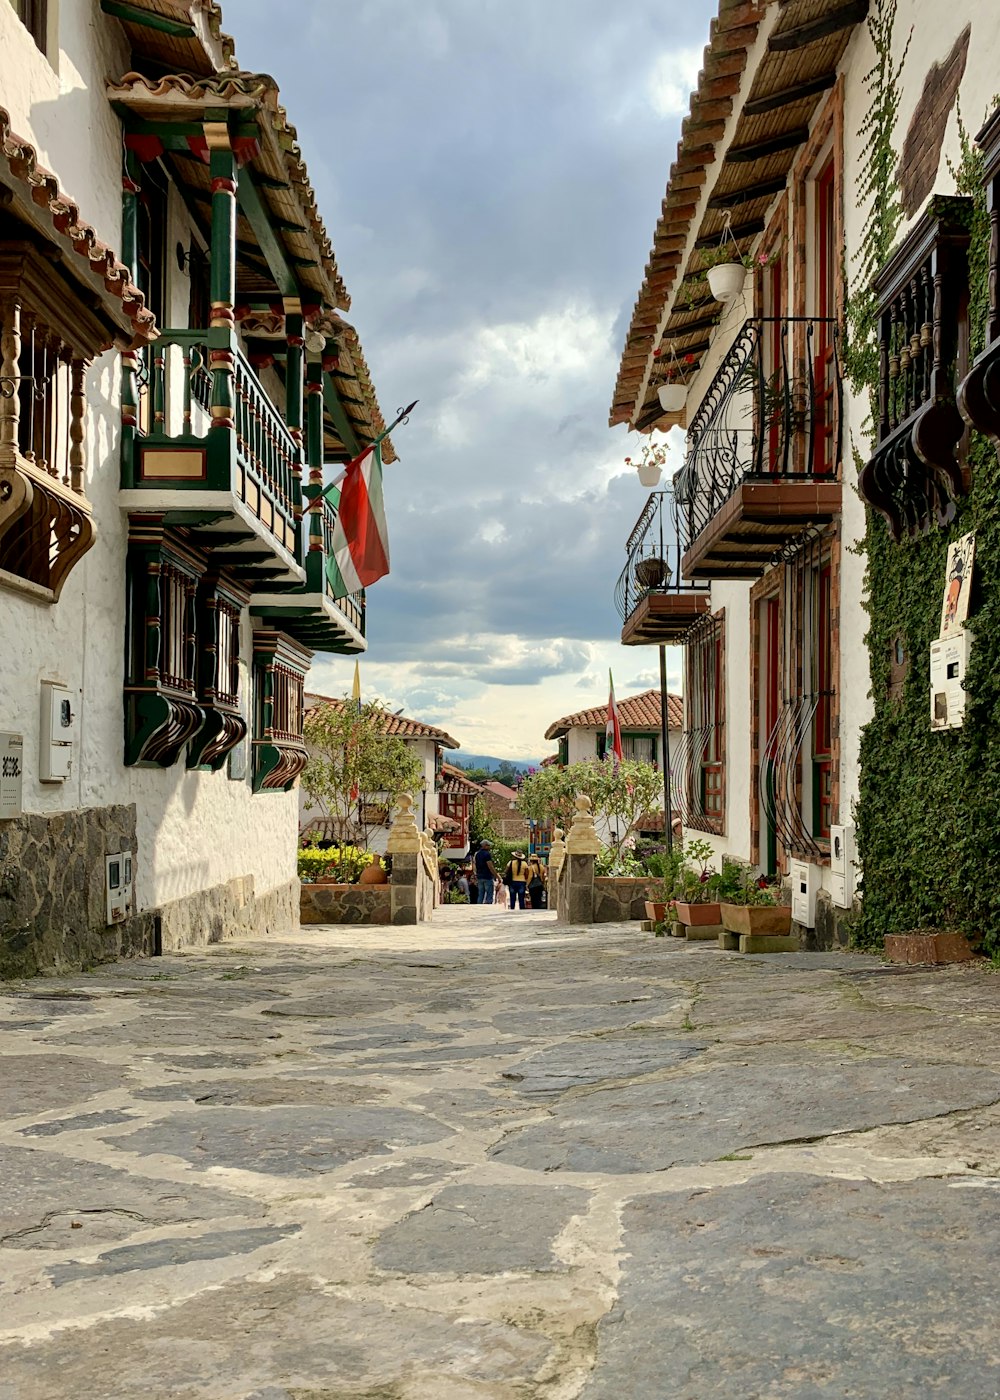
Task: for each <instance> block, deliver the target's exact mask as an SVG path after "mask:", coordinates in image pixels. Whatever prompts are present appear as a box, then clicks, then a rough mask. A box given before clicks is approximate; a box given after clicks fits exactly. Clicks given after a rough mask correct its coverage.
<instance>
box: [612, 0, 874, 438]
mask: <svg viewBox="0 0 1000 1400" xmlns="http://www.w3.org/2000/svg"><path fill="white" fill-rule="evenodd" d="M868 3H869V0H782V4H781V7H780V9H778V8H777V7H775V10H774V11H773V12H772V14H773V16H774V17H773V19H772V22H771V23H770V25H769V26H768V27H767V31H766V35H764V34H762V35H760V36H758V37H757V41H756V44H755V48H756V56H755V58H754V60H753V62H752V63H750V64H749V70H748V72H747V73H745V75H744V77H745V81H744V83H743V91H744V96H743V101H742V103H741V104H738V105H736V107H735V116H734V117H733V118H732V119H731V121H730V123H729V124H728V127H727V130H728V131H729V144H728V147H727V149H726V150H724V151H722V152H721V153H720V152H719V151H718V150H717V149H716V150H714V151H713V158H714V159H715V161H716V166H717V174H716V178H715V181H714V183H713V184H712V186H711V187H710V186H709V185H708V182H707V181H706V182H705V184H704V185H703V186H702V193H701V196H700V198H699V199H698V208H697V209H696V210H694V211H691V210H690V209H689V208H688V207H686V206H687V205H688V204H689V202H690V201H689V199H688V198H687V192H686V191H684V190H681V191H679V192H678V193H677V194H675V192H674V190H673V188H672V185H668V188H667V194H666V197H665V199H664V202H663V213H662V215H661V219H660V221H659V222H658V224H657V230H656V235H655V239H654V246H653V252H652V254H651V257H650V261H649V263H647V267H646V276H645V279H644V281H643V285H642V287H641V288H640V292H639V296H638V298H637V300H636V303H635V307H634V310H633V316H632V322H631V324H630V327H629V332H628V336H627V339H626V347H625V350H624V352H623V355H622V359H621V364H620V368H619V374H618V380H617V383H616V386H615V396H614V399H613V401H612V407H611V414H610V423H611V425H612V426H614V425H615V424H616V423H621V422H625V423H629V424H631V425H633V426H635V427H641V428H642V429H643V430H648V429H650V428H652V427H657V426H661V425H662V426H668V425H670V423H671V420H670V419H668V417H667V415H665V414H663V413H662V410H660V408H659V405H658V401H657V400H656V397H655V390H653V389H652V387H651V385H650V378H651V372H652V368H653V364H654V363H655V362H654V361H653V359H652V351H653V349H654V348H655V347H656V345H657V344H658V343H660V341H661V340H662V338H664V337H667V338H670V339H671V340H672V341H674V342H675V343H676V341H677V339H678V338H679V337H683V336H684V335H685V333H686V332H687V331H690V330H691V329H693V327H692V326H691V325H690V324H689V325H688V326H687V327H685V326H684V325H683V323H682V322H679V321H676V320H675V316H676V315H677V314H678V313H675V311H674V306H675V303H676V298H677V295H678V292H679V289H680V287H681V285H682V283H683V282H684V280H685V278H686V277H687V276H688V275H689V274H691V273H693V272H695V271H697V270H698V260H697V259H696V258H695V256H694V254H695V253H696V252H697V251H698V250H699V249H701V248H706V247H711V246H714V245H715V244H716V243H717V241H718V238H719V235H720V229H721V227H722V220H723V218H724V217H725V216H726V213H727V211H728V213H729V215H730V217H733V215H734V214H735V215H736V217H733V233H734V236H735V237H736V239H737V241H738V242H739V244H740V247H741V251H742V252H749V251H751V243H752V240H753V239H754V238H755V237H756V236H757V235H758V234H759V233H760V232H762V231H763V228H764V226H765V222H766V218H767V214H768V212H769V210H770V207H771V205H772V204H773V201H774V198H775V197H776V196H777V194H778V193H779V192H780V191H781V190H782V189H784V188H785V183H786V180H787V174H788V171H789V169H790V168H791V165H792V164H793V161H794V159H795V155H796V152H797V151H798V150H799V149H800V148H801V145H802V143H803V141H804V140H805V139H807V138H808V130H809V125H810V122H811V120H812V117H813V115H814V113H815V110H816V108H817V106H818V105H819V102H820V99H821V98H822V95H823V93H824V92H826V91H827V90H828V89H829V88H830V87H832V86H833V84H834V82H835V80H836V69H837V65H838V64H839V61H840V58H841V57H842V55H843V51H844V49H845V48H846V46H847V43H848V42H849V40H850V37H851V33H852V32H853V29H854V27H856V25H857V24H859V23H860V22H861V21H862V20H863V19H864V16H865V14H866V13H867V8H868ZM731 10H732V6H731V5H730V6H728V7H727V0H720V18H721V17H722V16H723V15H725V14H727V13H730V12H731ZM718 23H719V21H714V22H713V30H712V34H713V38H712V41H711V43H715V42H716V39H717V25H718ZM788 36H791V38H789V37H788ZM711 43H710V47H711ZM706 53H708V51H707V50H706ZM744 57H745V59H747V60H749V51H748V52H747V53H746V54H745V55H744ZM745 66H746V65H745ZM707 70H708V65H707V64H706V68H705V69H703V71H702V74H701V75H700V77H699V89H698V92H697V93H695V94H693V95H692V100H691V113H690V115H689V117H688V118H687V119H685V122H684V123H683V125H682V138H681V143H680V145H679V147H678V160H677V162H675V165H674V167H672V174H673V171H674V170H675V169H677V168H678V167H679V166H680V165H681V163H682V162H683V161H684V159H685V155H686V154H689V150H690V148H691V147H692V146H693V143H694V140H695V137H696V131H697V126H696V121H697V118H696V113H699V112H701V111H702V110H703V109H704V105H705V101H706V99H709V98H710V88H709V87H708V86H707V85H706V74H707ZM796 83H797V86H796ZM730 106H731V107H733V104H732V103H731V104H730ZM772 114H774V115H773V116H772ZM698 140H699V144H700V143H701V138H700V137H698ZM720 154H721V156H722V159H721V160H719V159H718V156H719V155H720ZM685 168H686V169H687V170H689V169H690V163H689V162H688V164H687V165H686V167H685ZM744 210H745V211H746V213H745V214H744V213H743V211H744ZM740 215H742V217H740ZM695 218H698V220H699V222H698V225H697V226H695ZM692 233H693V235H694V236H693V237H692ZM685 253H687V254H688V256H687V257H686V258H685V257H684V254H685ZM690 309H691V308H688V307H685V308H684V310H683V312H681V313H679V314H681V315H686V314H687V313H688V311H689V310H690ZM677 349H678V353H689V352H690V351H691V350H692V346H691V345H690V343H689V342H687V341H684V340H682V341H681V343H680V344H679V345H678V346H677ZM640 361H641V367H640Z"/></svg>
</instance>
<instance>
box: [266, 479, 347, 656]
mask: <svg viewBox="0 0 1000 1400" xmlns="http://www.w3.org/2000/svg"><path fill="white" fill-rule="evenodd" d="M321 491H322V487H320V486H316V485H313V486H306V487H305V488H304V494H305V495H306V496H307V497H308V498H309V508H308V513H307V515H306V521H307V522H308V528H309V547H308V549H307V552H306V556H305V561H304V562H305V570H306V581H305V583H304V584H301V585H299V586H297V587H293V588H287V589H284V590H281V591H275V592H273V593H269V594H263V595H258V596H256V597H255V598H254V602H253V611H254V614H255V615H256V616H259V617H262V618H266V619H267V620H268V621H269V622H271V623H272V624H273V625H274V626H275V627H280V628H281V630H282V631H283V632H287V633H288V635H289V636H291V637H294V638H295V640H296V641H297V642H301V644H302V645H303V646H307V647H309V649H310V650H311V651H328V652H346V653H352V652H359V651H364V650H365V648H366V646H367V642H366V640H365V592H364V589H361V590H360V591H359V592H357V593H353V594H351V595H350V597H347V598H336V597H335V596H334V590H333V588H332V587H331V585H330V580H329V578H328V576H327V568H326V562H327V560H328V559H329V557H330V555H331V553H332V551H333V527H334V522H335V521H336V518H337V512H336V508H335V507H334V506H333V505H332V504H331V503H330V501H329V500H327V499H326V498H325V497H324V496H323V495H322V494H321Z"/></svg>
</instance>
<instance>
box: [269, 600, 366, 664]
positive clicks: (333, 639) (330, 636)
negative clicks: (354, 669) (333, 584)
mask: <svg viewBox="0 0 1000 1400" xmlns="http://www.w3.org/2000/svg"><path fill="white" fill-rule="evenodd" d="M250 610H251V612H252V613H253V614H254V616H255V617H261V618H265V619H266V620H267V621H268V622H269V623H271V624H272V625H273V626H275V627H278V628H280V630H281V631H282V632H287V633H288V635H289V636H290V637H294V639H295V640H296V641H297V642H301V643H302V645H303V646H306V647H308V648H309V650H310V651H326V652H336V653H346V654H348V655H353V654H355V653H356V652H362V651H366V650H367V647H368V643H367V642H366V641H365V638H364V636H363V635H362V633H361V632H359V631H358V629H357V628H356V627H355V626H354V625H353V623H352V622H351V621H350V620H349V619H348V618H347V617H345V616H344V614H343V613H342V612H341V610H340V608H338V607H337V604H336V603H334V602H331V600H330V599H329V598H327V597H326V595H325V594H323V593H306V592H303V591H299V590H296V591H295V592H293V593H267V594H265V593H261V594H257V595H255V596H254V599H253V602H252V603H251V605H250Z"/></svg>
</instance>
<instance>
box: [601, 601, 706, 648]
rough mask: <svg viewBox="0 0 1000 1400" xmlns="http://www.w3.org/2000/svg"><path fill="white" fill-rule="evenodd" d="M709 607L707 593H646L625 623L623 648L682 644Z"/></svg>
mask: <svg viewBox="0 0 1000 1400" xmlns="http://www.w3.org/2000/svg"><path fill="white" fill-rule="evenodd" d="M711 607H712V600H711V597H710V595H709V594H708V593H707V592H705V593H699V592H695V591H693V590H691V591H686V592H682V593H676V592H672V593H647V594H646V596H645V597H644V598H640V599H639V601H638V603H637V604H636V605H635V607H634V608H633V609H632V611H631V613H630V614H629V616H628V618H627V619H626V622H625V626H624V627H623V628H622V646H626V647H636V646H669V645H673V644H675V643H677V642H679V641H681V640H682V639H683V637H684V636H685V635H686V633H687V632H688V631H689V629H690V628H691V627H693V626H694V624H695V623H696V622H697V621H698V619H699V618H701V617H704V616H706V614H707V613H709V612H710V611H711Z"/></svg>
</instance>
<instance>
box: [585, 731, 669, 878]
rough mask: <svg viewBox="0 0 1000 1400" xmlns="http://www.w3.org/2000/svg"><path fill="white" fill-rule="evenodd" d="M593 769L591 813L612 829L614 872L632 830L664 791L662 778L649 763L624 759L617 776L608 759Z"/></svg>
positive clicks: (619, 862)
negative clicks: (604, 818) (602, 818)
mask: <svg viewBox="0 0 1000 1400" xmlns="http://www.w3.org/2000/svg"><path fill="white" fill-rule="evenodd" d="M595 766H596V767H597V769H598V774H599V776H598V778H597V782H596V784H595V791H594V792H593V793H592V794H589V795H590V796H591V800H592V801H593V804H594V810H595V811H598V812H601V813H602V815H603V816H605V817H606V818H607V820H608V822H609V823H610V825H611V849H612V851H613V852H614V864H615V867H616V868H617V867H618V866H619V865H620V864H621V859H622V848H623V847H624V845H625V842H626V840H627V839H628V835H629V833H630V832H631V830H632V828H633V827H634V826H635V824H636V822H637V821H639V819H640V818H641V817H642V816H643V815H644V813H646V812H648V811H649V809H650V807H653V806H655V805H656V800H657V798H658V797H659V796H660V794H661V793H662V791H663V777H662V775H661V774H660V773H659V772H658V771H657V769H655V768H654V767H653V766H652V764H651V763H643V762H641V761H640V760H638V759H631V758H626V759H623V760H622V762H621V763H619V765H618V769H617V772H616V771H615V768H614V765H613V764H612V763H611V761H610V759H606V760H605V761H604V762H603V763H600V764H597V765H595ZM667 820H669V817H667Z"/></svg>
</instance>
